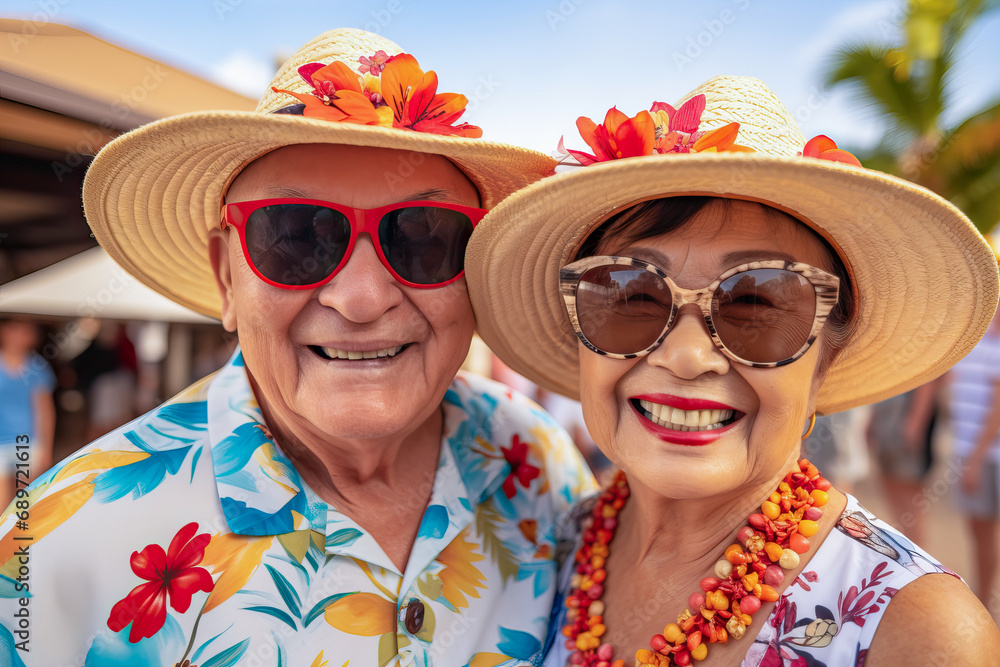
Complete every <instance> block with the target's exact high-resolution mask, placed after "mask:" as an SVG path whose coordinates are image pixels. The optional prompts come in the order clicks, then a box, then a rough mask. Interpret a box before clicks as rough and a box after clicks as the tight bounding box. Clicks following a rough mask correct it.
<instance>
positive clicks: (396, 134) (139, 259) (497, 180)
mask: <svg viewBox="0 0 1000 667" xmlns="http://www.w3.org/2000/svg"><path fill="white" fill-rule="evenodd" d="M309 143H321V144H345V145H352V146H368V147H373V148H393V149H398V150H404V151H416V152H420V153H432V154H437V155H442V156H444V157H446V158H448V159H449V160H451V161H452V162H453V163H455V165H456V166H458V167H459V168H460V169H461V170H462V171H463V172H464V173H465V174H466V175H467V176H468V177H469V179H470V180H471V181H472V182H473V184H474V185H475V186H476V187H477V188H478V190H479V193H480V197H481V205H482V206H483V208H491V207H493V206H494V205H496V204H497V202H499V201H501V200H502V199H503V198H504V197H506V196H507V195H509V194H510V193H512V192H514V191H516V190H517V189H519V188H522V187H524V186H525V185H528V184H529V183H532V182H534V181H536V180H538V179H539V178H542V177H543V176H546V175H548V174H551V173H552V170H553V168H554V166H555V161H554V160H552V159H551V158H550V157H548V156H545V155H543V154H541V153H537V152H535V151H530V150H527V149H523V148H518V147H515V146H510V145H507V144H500V143H493V142H488V141H482V140H481V139H467V138H464V137H450V136H441V135H436V134H427V133H420V132H411V131H407V130H397V129H388V128H381V127H369V126H363V125H356V124H349V123H333V122H330V121H326V120H319V119H313V118H304V117H301V116H292V115H267V114H261V113H257V112H250V111H209V112H196V113H189V114H184V115H180V116H174V117H171V118H167V119H164V120H160V121H156V122H154V123H150V124H149V125H146V126H143V127H141V128H139V129H137V130H134V131H132V132H129V133H128V134H125V135H123V136H121V137H119V138H117V139H115V140H114V141H112V142H111V143H109V144H108V145H107V146H105V147H104V149H103V150H102V151H101V152H100V153H99V154H98V156H97V157H96V158H95V159H94V161H93V163H92V164H91V166H90V169H89V170H88V172H87V177H86V179H85V181H84V186H83V204H84V211H85V213H86V216H87V221H88V222H89V223H90V226H91V229H92V230H93V232H94V236H95V238H96V239H97V241H98V242H99V243H100V244H101V245H102V246H103V247H104V249H105V250H107V252H108V254H109V255H110V256H111V257H112V258H113V259H114V260H115V261H116V262H118V263H119V264H120V265H121V266H122V267H123V268H124V269H125V270H126V271H128V272H129V273H130V274H132V275H133V276H135V277H136V278H137V279H139V280H140V281H141V282H142V283H144V284H145V285H147V286H148V287H150V288H152V289H154V290H156V291H157V292H159V293H161V294H163V295H165V296H167V297H169V298H170V299H173V300H174V301H176V302H177V303H180V304H182V305H184V306H187V307H188V308H191V309H192V310H195V311H197V312H199V313H202V314H204V315H208V316H210V317H215V318H218V317H219V316H220V309H221V303H220V300H219V293H218V289H217V287H216V283H215V279H214V277H213V274H212V270H211V266H210V264H209V260H208V231H209V229H211V228H212V227H217V226H219V224H220V212H221V204H222V197H223V194H224V192H225V191H226V188H228V186H229V183H230V181H231V180H232V178H233V177H234V175H235V174H237V173H238V171H239V170H240V169H241V168H242V167H243V166H245V165H246V164H247V163H249V162H250V161H252V160H254V159H255V158H257V157H259V156H261V155H263V154H265V153H268V152H270V151H272V150H274V149H276V148H280V147H282V146H288V145H292V144H309Z"/></svg>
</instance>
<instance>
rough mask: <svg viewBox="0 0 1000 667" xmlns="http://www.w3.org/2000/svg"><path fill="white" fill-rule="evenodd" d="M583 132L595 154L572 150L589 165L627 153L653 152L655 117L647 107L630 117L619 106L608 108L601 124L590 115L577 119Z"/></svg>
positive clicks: (633, 154) (644, 153) (582, 134)
mask: <svg viewBox="0 0 1000 667" xmlns="http://www.w3.org/2000/svg"><path fill="white" fill-rule="evenodd" d="M576 128H577V129H578V130H579V131H580V136H581V137H583V140H584V141H586V142H587V145H588V146H590V150H592V151H594V154H593V155H591V154H590V153H583V152H581V151H574V150H570V151H569V154H570V155H572V156H573V157H575V158H576V159H577V160H579V162H580V164H583V165H588V164H594V163H595V162H606V161H608V160H616V159H618V158H624V157H637V156H640V155H652V154H653V118H652V116H650V115H649V113H648V112H646V111H640V112H639V113H638V114H636V115H635V117H634V118H629V117H628V116H626V115H625V114H623V113H622V112H621V111H619V110H618V108H617V107H611V108H610V109H608V113H607V114H605V116H604V123H603V124H602V125H597V124H596V123H594V121H592V120H590V119H589V118H587V117H586V116H580V117H579V118H577V119H576Z"/></svg>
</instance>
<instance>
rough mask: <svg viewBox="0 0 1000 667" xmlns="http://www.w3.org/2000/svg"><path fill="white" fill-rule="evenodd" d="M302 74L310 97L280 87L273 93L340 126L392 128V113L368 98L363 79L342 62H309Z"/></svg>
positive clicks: (317, 116) (308, 113)
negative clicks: (283, 94) (289, 99)
mask: <svg viewBox="0 0 1000 667" xmlns="http://www.w3.org/2000/svg"><path fill="white" fill-rule="evenodd" d="M299 75H300V76H301V77H302V78H303V79H305V81H306V83H308V84H309V85H310V86H312V87H313V93H312V94H311V95H310V94H302V93H296V92H293V91H291V90H279V89H278V88H272V89H271V90H273V91H274V92H276V93H286V94H288V95H291V96H292V97H294V98H295V99H297V100H298V101H299V102H302V104H304V105H305V108H304V109H303V110H302V115H303V116H305V117H307V118H322V119H324V120H332V121H334V122H339V123H357V124H359V125H380V126H382V127H391V126H392V113H391V112H390V111H389V110H388V109H386V108H385V107H376V105H375V104H374V103H372V100H371V98H370V97H369V96H368V95H365V93H364V87H363V86H362V79H360V78H359V77H358V75H357V74H356V73H355V72H353V71H352V70H351V68H349V67H348V66H347V65H345V64H344V63H342V62H340V61H339V60H335V61H333V62H332V63H330V64H329V65H324V64H323V63H308V64H306V65H303V66H302V67H300V68H299Z"/></svg>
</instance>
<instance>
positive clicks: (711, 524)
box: [613, 450, 798, 580]
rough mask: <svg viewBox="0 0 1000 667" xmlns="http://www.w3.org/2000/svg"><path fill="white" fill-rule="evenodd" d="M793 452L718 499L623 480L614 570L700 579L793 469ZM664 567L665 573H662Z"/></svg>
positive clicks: (640, 574)
mask: <svg viewBox="0 0 1000 667" xmlns="http://www.w3.org/2000/svg"><path fill="white" fill-rule="evenodd" d="M797 460H798V451H797V450H796V451H795V452H793V454H792V455H791V457H790V458H789V460H788V461H787V462H786V465H784V466H782V467H781V468H780V469H779V471H778V472H777V473H775V474H774V475H772V476H771V477H766V478H762V479H758V480H754V481H752V482H750V483H748V484H746V485H745V486H743V487H740V488H738V489H733V490H732V491H728V492H726V493H724V494H720V495H718V496H712V497H707V498H696V499H677V498H667V497H664V496H663V495H662V494H661V493H660V492H659V491H658V490H656V489H652V488H650V487H647V486H645V485H643V484H642V483H640V482H638V481H633V480H629V491H630V496H631V497H630V498H629V501H628V504H627V505H626V507H625V509H624V511H623V512H622V514H621V515H620V524H619V528H618V531H617V534H616V536H615V540H614V541H615V542H616V544H615V545H614V547H617V548H614V547H613V551H614V553H615V556H616V558H619V559H620V560H618V562H617V563H616V564H615V567H616V569H617V568H621V567H623V566H624V567H626V568H628V569H631V570H633V571H634V572H635V574H636V576H639V577H642V576H644V575H645V574H648V575H649V576H651V577H654V578H655V577H657V576H659V577H661V578H662V574H663V572H665V571H668V570H669V571H671V572H672V573H674V574H675V575H676V576H677V577H678V578H682V577H683V575H684V574H685V573H687V572H690V573H691V578H693V579H695V580H697V579H700V578H701V577H702V576H704V575H703V573H704V572H705V570H706V569H711V567H712V565H713V564H714V563H715V562H716V561H717V560H719V559H720V558H722V554H723V552H724V551H725V549H726V547H728V546H729V545H730V544H732V543H733V542H734V541H735V539H736V533H737V532H738V531H739V529H740V528H741V527H743V526H744V525H746V522H747V518H748V517H749V516H750V515H751V514H753V513H755V512H759V511H760V504H761V503H762V502H763V501H764V500H766V499H767V496H768V495H769V494H770V493H771V492H772V491H775V490H776V489H777V488H778V483H779V482H780V481H781V480H782V479H783V478H784V476H785V474H786V473H787V472H791V471H793V470H798V467H797V463H796V462H797ZM665 568H666V569H665Z"/></svg>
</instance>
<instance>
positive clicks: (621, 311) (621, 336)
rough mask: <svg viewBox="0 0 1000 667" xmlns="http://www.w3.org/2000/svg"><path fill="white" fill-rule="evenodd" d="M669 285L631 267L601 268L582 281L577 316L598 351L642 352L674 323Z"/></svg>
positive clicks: (577, 295)
mask: <svg viewBox="0 0 1000 667" xmlns="http://www.w3.org/2000/svg"><path fill="white" fill-rule="evenodd" d="M670 308H671V297H670V289H669V288H668V287H667V284H666V283H664V282H663V280H662V279H660V277H659V276H657V275H656V274H655V273H650V272H649V271H643V270H642V269H637V268H635V267H631V266H600V267H597V268H594V269H590V270H589V271H587V272H586V273H584V274H583V276H582V277H581V278H580V282H579V285H578V286H577V288H576V314H577V317H578V318H579V320H580V329H581V330H582V331H583V335H584V336H585V337H586V338H587V340H589V341H590V342H591V344H593V345H594V347H596V348H598V349H600V350H603V351H605V352H611V353H614V354H634V353H636V352H641V351H642V350H645V349H646V348H647V347H649V346H650V345H652V344H653V343H655V342H656V339H657V338H659V337H660V334H661V333H663V329H664V328H666V326H667V322H668V321H669V320H670Z"/></svg>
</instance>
